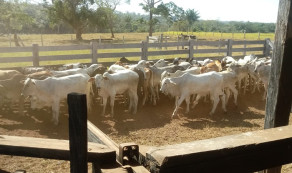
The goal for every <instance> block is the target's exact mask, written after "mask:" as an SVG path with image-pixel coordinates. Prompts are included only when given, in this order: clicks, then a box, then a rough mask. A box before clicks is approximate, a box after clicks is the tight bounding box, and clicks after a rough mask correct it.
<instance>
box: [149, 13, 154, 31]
mask: <svg viewBox="0 0 292 173" xmlns="http://www.w3.org/2000/svg"><path fill="white" fill-rule="evenodd" d="M152 18H153V14H152V12H151V10H150V15H149V36H152V30H153V21H152Z"/></svg>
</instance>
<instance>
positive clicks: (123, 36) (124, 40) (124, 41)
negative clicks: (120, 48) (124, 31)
mask: <svg viewBox="0 0 292 173" xmlns="http://www.w3.org/2000/svg"><path fill="white" fill-rule="evenodd" d="M123 44H125V36H123Z"/></svg>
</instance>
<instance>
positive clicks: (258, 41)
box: [232, 40, 265, 45]
mask: <svg viewBox="0 0 292 173" xmlns="http://www.w3.org/2000/svg"><path fill="white" fill-rule="evenodd" d="M264 43H265V40H254V41H252V40H251V41H248V40H241V41H233V42H232V45H243V44H262V45H263V44H264Z"/></svg>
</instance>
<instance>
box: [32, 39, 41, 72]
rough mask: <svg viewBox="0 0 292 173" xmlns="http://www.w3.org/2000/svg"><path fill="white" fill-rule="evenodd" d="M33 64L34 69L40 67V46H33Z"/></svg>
mask: <svg viewBox="0 0 292 173" xmlns="http://www.w3.org/2000/svg"><path fill="white" fill-rule="evenodd" d="M32 64H33V66H34V67H38V66H40V56H39V45H38V44H32Z"/></svg>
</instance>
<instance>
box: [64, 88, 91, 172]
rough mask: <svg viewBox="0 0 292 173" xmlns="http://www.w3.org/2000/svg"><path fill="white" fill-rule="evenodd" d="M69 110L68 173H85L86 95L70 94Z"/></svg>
mask: <svg viewBox="0 0 292 173" xmlns="http://www.w3.org/2000/svg"><path fill="white" fill-rule="evenodd" d="M67 103H68V109H69V144H70V172H71V173H81V172H83V173H85V172H88V168H87V106H86V95H85V94H78V93H70V94H68V96H67Z"/></svg>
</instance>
